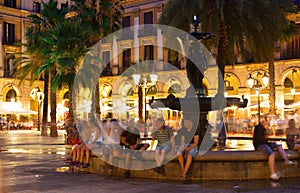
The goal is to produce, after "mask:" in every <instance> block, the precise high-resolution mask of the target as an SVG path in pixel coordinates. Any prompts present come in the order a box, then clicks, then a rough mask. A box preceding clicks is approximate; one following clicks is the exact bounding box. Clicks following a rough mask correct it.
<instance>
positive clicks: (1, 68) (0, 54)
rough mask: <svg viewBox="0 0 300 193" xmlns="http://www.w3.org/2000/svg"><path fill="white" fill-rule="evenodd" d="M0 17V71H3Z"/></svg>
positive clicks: (0, 22)
mask: <svg viewBox="0 0 300 193" xmlns="http://www.w3.org/2000/svg"><path fill="white" fill-rule="evenodd" d="M2 26H3V24H2V17H0V71H3V53H2V52H3V50H2V38H3V37H2V32H3V27H2ZM1 75H3V73H1Z"/></svg>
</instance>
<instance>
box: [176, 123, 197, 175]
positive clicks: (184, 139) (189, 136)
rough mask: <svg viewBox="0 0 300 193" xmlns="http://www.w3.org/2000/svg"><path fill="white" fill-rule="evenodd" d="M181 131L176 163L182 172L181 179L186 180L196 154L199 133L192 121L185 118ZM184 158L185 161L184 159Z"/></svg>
mask: <svg viewBox="0 0 300 193" xmlns="http://www.w3.org/2000/svg"><path fill="white" fill-rule="evenodd" d="M180 130H181V147H180V149H179V154H178V161H179V164H180V167H181V170H182V174H181V179H182V180H186V176H187V172H188V170H189V168H190V166H191V164H192V161H193V158H194V157H195V156H196V155H197V152H198V143H199V133H198V130H197V127H196V125H195V124H194V122H193V120H192V119H190V118H188V117H185V118H184V119H183V127H182V129H180ZM185 157H186V161H185V160H184V158H185Z"/></svg>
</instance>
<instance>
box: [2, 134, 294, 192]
mask: <svg viewBox="0 0 300 193" xmlns="http://www.w3.org/2000/svg"><path fill="white" fill-rule="evenodd" d="M59 135H60V136H59V137H58V138H50V137H41V136H39V132H37V131H10V132H8V133H3V132H1V131H0V192H3V193H4V192H5V193H6V192H7V193H10V192H20V193H21V192H22V193H33V192H46V193H50V192H51V193H52V192H53V193H54V192H62V193H64V192H71V193H77V192H78V193H79V192H86V193H92V192H100V193H102V192H103V193H110V192H121V193H131V192H134V193H146V192H160V193H165V192H166V193H177V192H178V193H179V192H180V193H182V192H195V193H198V192H205V193H206V192H207V193H227V192H228V193H229V192H270V193H271V192H275V193H276V192H287V193H288V192H291V193H298V192H300V178H291V179H281V180H280V181H278V182H273V181H271V180H251V181H203V182H193V183H189V182H184V183H183V182H174V181H172V182H170V181H165V182H161V181H151V180H145V179H123V178H113V177H102V176H99V175H95V174H87V173H77V172H72V171H69V168H68V164H67V163H65V161H64V160H65V155H64V153H65V145H64V133H63V132H59ZM266 169H267V168H266ZM216 172H220V171H216ZM299 172H300V171H299Z"/></svg>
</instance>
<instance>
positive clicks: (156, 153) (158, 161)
mask: <svg viewBox="0 0 300 193" xmlns="http://www.w3.org/2000/svg"><path fill="white" fill-rule="evenodd" d="M155 161H156V164H157V166H160V152H159V150H156V151H155Z"/></svg>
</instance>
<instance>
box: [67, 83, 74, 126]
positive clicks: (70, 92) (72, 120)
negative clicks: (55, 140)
mask: <svg viewBox="0 0 300 193" xmlns="http://www.w3.org/2000/svg"><path fill="white" fill-rule="evenodd" d="M72 92H73V87H71V86H69V92H68V93H69V96H68V97H69V103H70V107H69V123H70V124H72V125H73V123H74V121H75V118H74V110H73V107H74V106H73V105H75V104H73V93H72Z"/></svg>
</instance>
